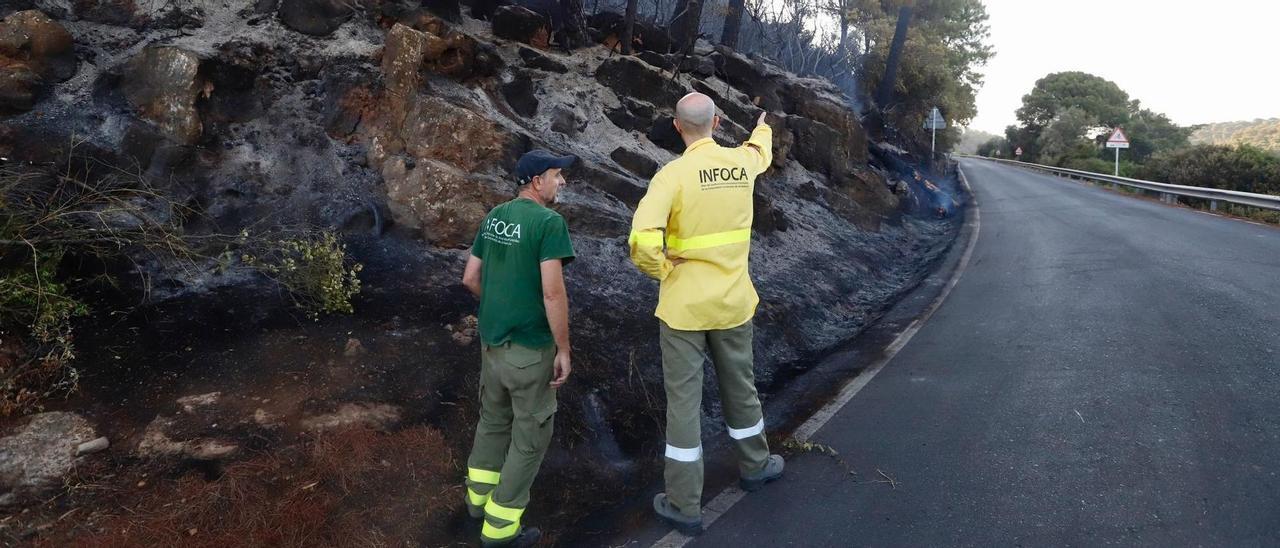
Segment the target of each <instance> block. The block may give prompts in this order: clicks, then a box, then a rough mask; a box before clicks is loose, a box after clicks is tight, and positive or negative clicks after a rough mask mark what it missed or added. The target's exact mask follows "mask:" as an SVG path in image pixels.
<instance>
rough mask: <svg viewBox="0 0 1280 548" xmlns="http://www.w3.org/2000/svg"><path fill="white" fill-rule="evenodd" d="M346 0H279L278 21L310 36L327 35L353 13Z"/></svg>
mask: <svg viewBox="0 0 1280 548" xmlns="http://www.w3.org/2000/svg"><path fill="white" fill-rule="evenodd" d="M352 5H353V4H352V3H351V2H349V1H347V0H281V1H280V22H282V23H284V25H285V26H286V27H289V28H291V29H293V30H296V31H298V32H301V33H303V34H310V35H312V36H327V35H329V34H331V33H332V32H333V31H335V30H338V27H341V26H342V24H343V23H346V22H347V20H348V19H351V16H352V15H353V14H354V13H355V10H354V9H352Z"/></svg>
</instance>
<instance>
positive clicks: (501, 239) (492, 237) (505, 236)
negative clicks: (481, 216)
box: [482, 217, 520, 245]
mask: <svg viewBox="0 0 1280 548" xmlns="http://www.w3.org/2000/svg"><path fill="white" fill-rule="evenodd" d="M482 233H483V234H484V239H486V240H488V241H490V242H494V243H499V244H502V245H515V244H518V243H520V224H519V223H508V222H506V221H504V220H502V219H494V218H492V217H490V218H488V219H485V220H484V228H483V231H482Z"/></svg>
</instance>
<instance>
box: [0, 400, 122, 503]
mask: <svg viewBox="0 0 1280 548" xmlns="http://www.w3.org/2000/svg"><path fill="white" fill-rule="evenodd" d="M97 437H98V436H97V434H96V433H95V432H94V429H93V426H91V425H90V424H89V422H88V421H86V420H85V419H84V418H83V417H81V416H79V415H76V414H75V413H63V412H56V411H55V412H50V413H41V414H38V415H33V416H32V417H31V418H30V419H28V420H27V421H26V424H25V425H23V426H22V427H21V428H19V429H18V430H17V431H16V432H15V433H13V434H12V435H9V436H6V437H3V438H0V507H4V506H9V505H13V504H20V503H23V502H25V501H29V500H32V499H34V498H36V497H41V496H44V495H45V494H47V493H48V492H49V491H50V490H52V489H55V488H57V487H59V486H61V485H62V480H63V477H64V476H66V475H67V473H69V472H71V469H72V467H73V466H75V463H76V456H77V448H78V447H79V446H80V445H81V444H83V443H88V442H90V441H92V440H94V439H95V438H97Z"/></svg>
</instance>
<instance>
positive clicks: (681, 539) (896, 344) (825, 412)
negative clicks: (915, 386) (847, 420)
mask: <svg viewBox="0 0 1280 548" xmlns="http://www.w3.org/2000/svg"><path fill="white" fill-rule="evenodd" d="M957 172H958V173H959V174H960V182H961V183H963V184H964V188H965V189H966V190H967V191H968V192H969V196H970V199H972V200H973V219H971V220H969V222H968V223H966V224H970V225H972V226H973V235H972V236H970V237H969V243H968V244H966V245H965V249H964V255H963V256H961V257H960V264H958V265H957V266H956V271H955V274H952V276H951V279H950V280H948V281H947V286H946V287H945V288H943V289H942V293H940V294H939V295H938V297H937V298H936V299H934V301H933V303H932V304H930V305H929V309H928V310H926V311H925V313H924V315H922V316H920V317H919V318H917V319H916V320H915V321H913V322H911V325H908V326H907V328H906V329H904V330H902V332H901V333H899V334H898V337H897V338H896V339H894V340H893V343H892V344H890V345H889V346H888V348H886V349H885V355H884V357H883V358H881V359H880V360H879V361H877V362H876V363H875V364H873V365H872V366H871V367H869V368H867V369H866V370H865V371H863V372H862V374H860V375H858V376H856V377H854V378H853V379H850V380H849V381H848V382H847V383H846V384H845V385H844V388H841V389H840V394H839V395H838V396H836V398H835V399H834V400H831V401H830V402H828V403H827V404H826V405H824V406H823V407H822V409H819V410H818V412H817V413H814V414H813V416H811V417H809V420H806V421H804V424H801V425H800V427H799V428H797V429H796V431H795V434H794V437H795V438H796V440H798V441H800V442H807V441H809V439H810V438H811V437H812V436H813V435H814V434H815V433H817V432H818V430H819V429H820V428H822V426H823V425H825V424H827V421H829V420H831V417H834V416H835V415H836V413H838V412H839V411H840V409H841V408H843V407H844V406H845V404H847V403H849V400H852V399H853V397H854V396H855V395H857V393H858V392H859V391H860V390H862V388H863V387H864V386H866V385H867V383H869V382H871V379H873V378H875V376H876V374H877V373H879V372H880V370H881V369H884V366H885V365H887V364H888V363H889V362H890V361H892V360H893V357H894V356H896V355H898V351H900V350H902V348H903V347H904V346H906V345H907V343H908V342H911V338H912V337H914V336H915V335H916V333H917V332H919V331H920V328H921V327H924V324H925V322H927V321H929V318H931V317H933V313H934V312H936V311H937V310H938V308H939V307H941V306H942V303H943V301H945V300H947V296H948V295H950V294H951V289H952V288H954V287H955V286H956V283H958V282H959V281H960V276H961V275H963V274H964V271H965V268H967V267H968V266H969V258H970V257H972V256H973V248H974V246H975V244H977V242H978V231H979V230H980V229H981V228H982V212H981V211H979V210H978V198H977V196H976V195H975V194H974V193H973V188H972V187H970V186H969V180H968V178H967V177H965V175H964V171H961V170H959V168H957ZM746 494H747V493H746V492H745V491H743V490H742V489H739V488H737V487H729V488H727V489H725V490H724V491H721V492H720V494H719V495H716V498H714V499H711V502H709V503H707V505H706V506H705V507H703V509H702V524H703V527H704V528H706V527H711V524H713V523H715V522H716V520H718V519H720V516H723V515H724V514H725V512H728V511H729V509H730V508H733V505H735V504H737V503H738V501H740V500H742V497H743V496H745V495H746ZM693 539H694V537H691V536H688V535H686V534H684V533H681V532H679V531H674V530H673V531H671V532H670V533H667V536H665V537H662V538H661V539H659V540H658V542H655V543H654V544H653V546H652V548H682V547H683V546H684V545H686V544H688V543H689V541H691V540H693Z"/></svg>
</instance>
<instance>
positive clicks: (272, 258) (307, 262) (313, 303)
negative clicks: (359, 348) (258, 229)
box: [241, 231, 364, 319]
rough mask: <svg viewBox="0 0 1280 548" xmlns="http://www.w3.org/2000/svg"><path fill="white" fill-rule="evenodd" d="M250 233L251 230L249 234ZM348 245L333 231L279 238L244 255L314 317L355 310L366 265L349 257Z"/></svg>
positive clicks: (247, 260)
mask: <svg viewBox="0 0 1280 548" xmlns="http://www.w3.org/2000/svg"><path fill="white" fill-rule="evenodd" d="M246 235H247V233H246ZM346 249H347V246H346V245H344V244H342V243H341V242H339V241H338V237H337V236H336V235H334V234H333V233H332V232H327V231H326V232H320V233H318V234H310V235H303V236H300V237H295V238H287V239H278V240H274V241H273V242H272V245H270V246H261V247H260V249H259V251H257V252H256V253H246V254H245V255H243V256H242V257H241V258H242V259H243V260H244V262H245V264H247V265H249V266H251V267H253V268H255V269H257V270H258V271H260V272H262V273H263V274H265V275H267V276H268V277H270V278H272V279H273V280H275V281H276V282H278V283H279V284H280V285H281V286H282V287H284V288H285V290H286V291H288V293H289V296H290V297H291V298H292V299H293V301H294V303H295V304H296V305H298V307H300V308H302V309H303V310H305V311H306V312H307V314H308V315H309V316H310V317H311V318H312V319H319V316H320V315H321V314H325V313H335V312H341V313H347V314H350V313H351V312H352V310H353V309H352V305H351V298H352V297H354V296H355V295H356V294H357V293H359V292H360V278H359V273H360V270H362V269H363V268H364V267H363V265H361V264H359V263H350V261H348V260H347V252H346Z"/></svg>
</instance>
